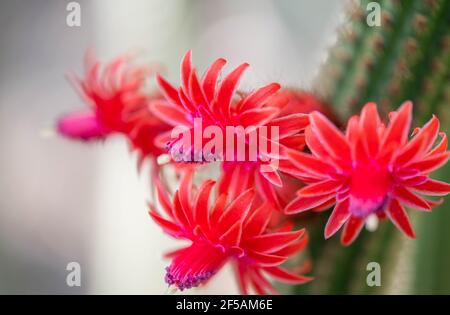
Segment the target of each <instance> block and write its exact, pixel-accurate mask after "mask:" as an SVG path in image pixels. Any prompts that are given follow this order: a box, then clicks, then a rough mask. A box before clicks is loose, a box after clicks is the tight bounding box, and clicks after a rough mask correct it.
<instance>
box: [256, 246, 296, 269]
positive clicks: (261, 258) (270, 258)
mask: <svg viewBox="0 0 450 315" xmlns="http://www.w3.org/2000/svg"><path fill="white" fill-rule="evenodd" d="M248 255H249V257H250V258H251V259H254V260H256V263H257V264H258V266H261V267H271V266H278V265H281V264H282V263H284V262H285V261H286V260H287V259H288V258H287V257H284V256H277V255H271V254H265V253H259V252H256V251H253V250H252V251H249V253H248Z"/></svg>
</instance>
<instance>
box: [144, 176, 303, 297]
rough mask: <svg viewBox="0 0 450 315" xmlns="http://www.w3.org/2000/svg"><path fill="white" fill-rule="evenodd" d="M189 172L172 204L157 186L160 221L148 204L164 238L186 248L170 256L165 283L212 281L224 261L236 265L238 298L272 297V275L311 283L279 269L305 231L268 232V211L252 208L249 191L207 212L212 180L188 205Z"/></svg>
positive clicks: (181, 285)
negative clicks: (176, 240) (183, 241)
mask: <svg viewBox="0 0 450 315" xmlns="http://www.w3.org/2000/svg"><path fill="white" fill-rule="evenodd" d="M191 176H192V173H191V172H187V173H186V174H185V176H183V178H182V180H181V183H180V189H179V190H178V191H177V192H176V193H175V195H174V198H173V202H172V203H171V202H170V201H169V199H168V197H167V195H166V193H165V192H164V191H163V189H162V187H161V185H160V184H159V183H158V184H157V195H158V199H159V202H160V204H161V206H162V208H163V209H164V211H165V213H166V218H164V217H163V216H162V215H161V214H160V213H158V212H157V210H156V209H155V208H154V207H153V206H152V205H150V215H151V217H152V218H153V220H154V221H155V222H156V223H158V224H159V225H160V226H161V227H162V228H163V229H164V231H165V232H166V233H168V234H170V235H171V236H173V237H176V238H182V239H187V240H190V241H191V245H189V246H187V247H185V248H182V249H180V250H177V251H175V252H173V253H171V254H169V256H170V257H172V263H171V264H170V266H169V267H167V269H166V271H167V272H166V277H165V280H166V282H167V283H168V284H169V285H175V286H176V287H177V288H178V289H180V290H184V289H189V288H191V287H196V286H198V285H200V284H202V283H204V282H206V281H207V280H208V279H209V278H211V277H212V276H213V275H214V274H216V272H218V271H219V269H220V268H221V267H222V266H223V265H224V264H225V263H227V262H229V261H232V262H234V263H235V266H236V272H237V276H238V279H239V283H240V284H241V289H242V291H243V293H248V289H249V288H251V287H253V289H255V290H256V291H257V292H258V293H261V294H262V293H266V292H274V291H275V289H274V288H273V287H272V285H271V284H270V283H269V282H268V280H267V279H266V276H271V277H273V278H275V279H278V280H281V281H284V282H288V283H305V282H307V281H310V280H311V278H309V277H306V276H301V275H298V274H296V273H292V272H289V271H287V270H286V269H284V268H282V267H280V264H282V263H283V262H285V261H286V260H287V259H288V257H290V256H291V255H293V254H295V253H297V252H299V251H301V250H302V249H303V248H304V247H305V246H306V244H307V242H308V239H307V236H306V233H305V230H304V229H302V230H299V231H292V226H291V225H289V226H285V227H284V228H283V229H280V230H278V231H268V230H267V225H268V221H269V220H270V216H271V213H272V208H271V207H270V206H269V205H267V204H265V205H262V206H260V207H254V206H252V201H253V198H254V192H253V191H252V190H247V191H245V192H244V193H242V194H241V195H240V196H239V197H238V198H236V199H235V200H233V201H232V202H231V203H228V202H227V199H228V198H227V196H226V195H225V194H222V195H220V196H219V197H218V198H217V200H216V201H215V203H214V206H213V207H211V209H210V207H209V205H208V200H209V199H210V193H211V190H212V188H213V186H214V181H212V180H207V181H205V182H204V183H203V184H202V185H201V187H200V188H199V189H198V192H196V193H195V196H194V199H193V201H192V200H191V185H192V184H191Z"/></svg>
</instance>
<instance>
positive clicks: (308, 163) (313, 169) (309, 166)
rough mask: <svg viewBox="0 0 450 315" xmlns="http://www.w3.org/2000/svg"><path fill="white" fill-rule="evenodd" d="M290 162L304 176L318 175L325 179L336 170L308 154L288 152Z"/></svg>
mask: <svg viewBox="0 0 450 315" xmlns="http://www.w3.org/2000/svg"><path fill="white" fill-rule="evenodd" d="M288 155H289V157H290V158H291V162H292V163H293V164H294V165H295V166H297V167H298V168H299V169H300V171H303V172H304V173H305V175H309V174H312V175H318V176H323V177H327V176H328V175H330V174H335V173H336V169H335V168H334V167H332V166H331V165H330V164H328V163H326V162H324V161H322V160H319V159H317V158H315V157H313V156H312V155H310V154H306V153H303V152H297V151H292V150H291V151H289V152H288Z"/></svg>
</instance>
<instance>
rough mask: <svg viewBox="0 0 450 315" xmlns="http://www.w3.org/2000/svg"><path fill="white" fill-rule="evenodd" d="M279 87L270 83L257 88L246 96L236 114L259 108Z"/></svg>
mask: <svg viewBox="0 0 450 315" xmlns="http://www.w3.org/2000/svg"><path fill="white" fill-rule="evenodd" d="M279 89H280V85H279V84H278V83H270V84H268V85H266V86H263V87H262V88H259V89H257V90H255V91H253V92H251V93H250V94H248V95H247V96H246V97H245V99H244V100H243V101H242V102H241V103H240V106H239V108H237V111H238V112H241V111H246V110H248V109H253V108H260V107H261V106H262V105H264V104H265V102H266V101H267V100H268V99H269V98H270V97H271V96H272V95H273V94H275V93H276V92H277V91H278V90H279Z"/></svg>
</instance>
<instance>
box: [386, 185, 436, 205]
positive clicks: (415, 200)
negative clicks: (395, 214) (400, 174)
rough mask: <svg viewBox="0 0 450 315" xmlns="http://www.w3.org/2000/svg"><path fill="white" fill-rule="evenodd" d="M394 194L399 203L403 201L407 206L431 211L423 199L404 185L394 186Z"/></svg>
mask: <svg viewBox="0 0 450 315" xmlns="http://www.w3.org/2000/svg"><path fill="white" fill-rule="evenodd" d="M394 196H395V198H396V199H398V200H399V201H400V202H401V203H403V204H404V205H406V206H408V207H411V208H414V209H418V210H422V211H431V207H430V206H429V204H428V203H427V202H426V201H425V200H424V199H422V198H421V197H419V196H417V195H416V194H414V193H412V192H411V191H410V190H408V189H407V188H405V187H402V186H399V187H396V188H395V189H394Z"/></svg>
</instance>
